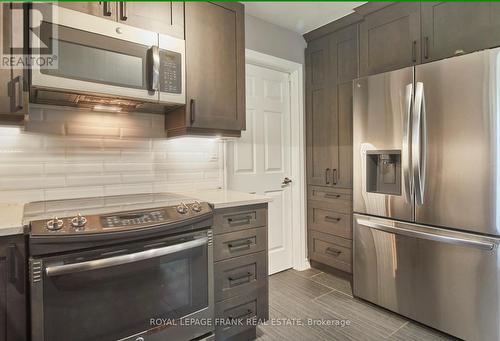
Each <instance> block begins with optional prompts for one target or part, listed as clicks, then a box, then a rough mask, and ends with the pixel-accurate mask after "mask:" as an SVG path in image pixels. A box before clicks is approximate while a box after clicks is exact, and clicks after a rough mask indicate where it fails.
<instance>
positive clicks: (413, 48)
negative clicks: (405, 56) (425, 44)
mask: <svg viewBox="0 0 500 341" xmlns="http://www.w3.org/2000/svg"><path fill="white" fill-rule="evenodd" d="M411 60H412V62H414V63H416V62H417V41H416V40H414V41H413V42H412V44H411Z"/></svg>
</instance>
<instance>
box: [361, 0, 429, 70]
mask: <svg viewBox="0 0 500 341" xmlns="http://www.w3.org/2000/svg"><path fill="white" fill-rule="evenodd" d="M359 37H360V46H359V49H360V74H361V75H362V76H366V75H372V74H376V73H380V72H386V71H390V70H396V69H400V68H403V67H406V66H410V65H415V64H418V63H419V62H420V3H417V2H408V3H396V4H394V5H391V6H388V7H385V8H383V9H381V10H379V11H376V12H374V13H371V14H369V15H367V16H366V18H365V20H364V21H363V22H362V23H361V24H360V33H359Z"/></svg>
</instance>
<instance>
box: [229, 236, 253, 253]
mask: <svg viewBox="0 0 500 341" xmlns="http://www.w3.org/2000/svg"><path fill="white" fill-rule="evenodd" d="M252 244H253V242H252V240H251V239H246V240H243V241H235V242H231V243H229V244H227V246H228V247H229V249H230V251H233V250H238V251H239V250H244V249H250V246H251V245H252Z"/></svg>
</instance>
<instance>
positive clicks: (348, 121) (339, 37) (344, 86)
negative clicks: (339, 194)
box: [331, 25, 358, 188]
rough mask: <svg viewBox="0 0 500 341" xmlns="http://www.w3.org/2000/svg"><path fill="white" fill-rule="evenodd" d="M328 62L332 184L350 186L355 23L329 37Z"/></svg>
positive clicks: (356, 61)
mask: <svg viewBox="0 0 500 341" xmlns="http://www.w3.org/2000/svg"><path fill="white" fill-rule="evenodd" d="M331 48H332V51H331V54H332V57H333V61H332V63H331V64H332V65H334V66H336V76H337V89H336V90H337V96H336V103H335V104H334V105H335V106H336V111H337V119H338V124H337V126H338V131H337V136H338V141H337V145H338V147H337V150H338V163H337V168H336V169H334V174H333V180H332V184H333V186H334V187H340V188H352V80H353V79H355V78H357V77H358V25H352V26H349V27H347V28H345V29H343V30H340V31H338V32H336V33H335V34H334V35H333V36H332V41H331Z"/></svg>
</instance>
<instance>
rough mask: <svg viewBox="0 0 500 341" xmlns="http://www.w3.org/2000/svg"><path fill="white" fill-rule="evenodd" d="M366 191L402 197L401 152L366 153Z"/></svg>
mask: <svg viewBox="0 0 500 341" xmlns="http://www.w3.org/2000/svg"><path fill="white" fill-rule="evenodd" d="M366 191H367V192H372V193H381V194H392V195H401V151H400V150H369V151H367V152H366Z"/></svg>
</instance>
